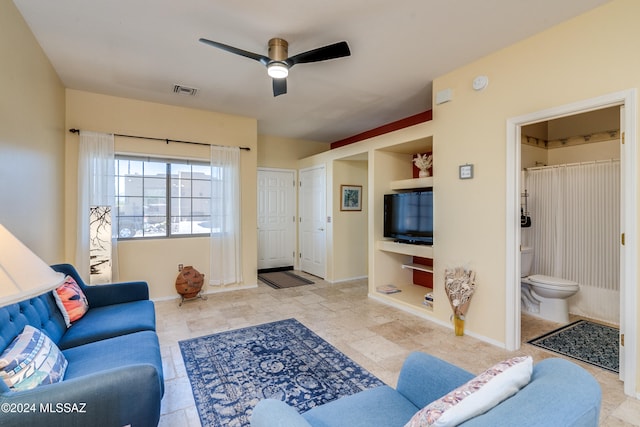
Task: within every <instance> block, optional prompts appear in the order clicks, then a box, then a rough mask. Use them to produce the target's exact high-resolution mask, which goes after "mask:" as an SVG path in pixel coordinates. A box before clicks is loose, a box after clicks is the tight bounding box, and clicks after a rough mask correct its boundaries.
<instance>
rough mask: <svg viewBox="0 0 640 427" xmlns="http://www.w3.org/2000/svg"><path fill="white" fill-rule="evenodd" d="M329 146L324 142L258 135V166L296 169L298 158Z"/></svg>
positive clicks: (319, 151) (324, 149)
mask: <svg viewBox="0 0 640 427" xmlns="http://www.w3.org/2000/svg"><path fill="white" fill-rule="evenodd" d="M329 148H330V144H328V143H326V142H315V141H307V140H302V139H292V138H281V137H277V136H270V135H258V167H261V168H276V169H297V165H298V160H300V159H303V158H305V157H309V156H312V155H314V154H317V153H321V152H323V151H327V150H329Z"/></svg>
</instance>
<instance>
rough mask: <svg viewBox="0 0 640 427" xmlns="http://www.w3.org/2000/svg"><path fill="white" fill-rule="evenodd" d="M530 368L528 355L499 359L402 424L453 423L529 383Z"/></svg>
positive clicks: (408, 426)
mask: <svg viewBox="0 0 640 427" xmlns="http://www.w3.org/2000/svg"><path fill="white" fill-rule="evenodd" d="M532 371H533V360H532V359H531V356H519V357H514V358H511V359H508V360H505V361H503V362H500V363H498V364H496V365H494V366H492V367H491V368H489V369H487V370H486V371H484V372H483V373H481V374H480V375H478V376H477V377H475V378H474V379H472V380H470V381H469V382H467V383H465V384H463V385H461V386H460V387H458V388H456V389H455V390H453V391H451V392H449V393H448V394H446V395H444V396H442V397H441V398H440V399H438V400H435V401H433V402H431V403H430V404H428V405H427V406H425V407H424V408H422V409H421V410H420V411H418V412H417V413H416V414H415V415H414V416H413V418H411V420H409V422H408V423H407V424H406V425H405V427H427V426H440V427H442V426H457V425H458V424H460V423H462V422H464V421H466V420H468V419H470V418H473V417H475V416H477V415H480V414H483V413H485V412H487V411H488V410H489V409H491V408H493V407H494V406H496V405H497V404H498V403H500V402H502V401H503V400H505V399H507V398H508V397H511V396H512V395H514V394H516V393H517V392H518V390H520V389H521V388H522V387H524V386H525V385H527V384H528V383H529V381H530V380H531V373H532Z"/></svg>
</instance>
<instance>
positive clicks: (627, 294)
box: [505, 89, 638, 397]
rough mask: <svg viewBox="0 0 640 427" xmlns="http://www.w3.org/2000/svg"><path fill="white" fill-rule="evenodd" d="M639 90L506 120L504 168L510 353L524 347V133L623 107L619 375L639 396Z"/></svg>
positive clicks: (628, 391)
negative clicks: (622, 343) (572, 117)
mask: <svg viewBox="0 0 640 427" xmlns="http://www.w3.org/2000/svg"><path fill="white" fill-rule="evenodd" d="M636 99H637V90H636V89H628V90H624V91H620V92H615V93H611V94H607V95H604V96H600V97H597V98H592V99H588V100H584V101H580V102H576V103H572V104H568V105H563V106H560V107H554V108H550V109H548V110H543V111H538V112H534V113H530V114H525V115H522V116H518V117H513V118H510V119H508V120H507V147H506V148H507V167H506V172H507V176H506V179H507V181H506V191H507V194H506V196H507V204H506V210H507V212H506V225H507V230H506V277H505V279H506V289H505V292H506V310H505V313H506V319H505V321H506V325H505V327H506V336H505V343H506V348H507V350H517V349H519V348H520V286H516V284H517V283H518V282H519V281H520V167H521V160H520V142H521V141H520V131H521V127H522V126H524V125H527V124H531V123H537V122H541V121H547V120H551V119H555V118H558V117H563V116H570V115H574V114H578V113H583V112H587V111H592V110H599V109H602V108H605V107H611V106H615V105H621V106H622V105H623V106H624V114H625V116H624V124H623V126H624V129H620V131H621V134H622V132H624V138H625V140H624V142H625V143H624V144H623V145H622V146H621V149H620V150H621V152H620V165H621V168H622V181H621V184H622V187H621V188H622V194H621V197H622V206H623V207H624V212H623V214H622V216H623V220H622V222H621V228H622V230H624V233H625V245H624V250H622V252H621V259H620V261H621V265H622V270H621V275H620V278H621V283H620V293H621V295H622V296H623V297H622V298H621V304H620V332H621V333H623V334H625V346H624V354H621V357H620V360H621V363H623V364H624V365H623V366H621V369H620V371H621V374H622V375H623V376H624V378H623V381H624V392H625V394H627V395H629V396H634V397H635V396H636V362H637V354H638V353H637V342H636V336H637V332H636V329H637V324H638V317H637V313H636V310H637V300H638V299H637V298H638V296H637V295H638V293H637V290H636V285H637V283H638V269H637V267H636V261H637V259H638V258H637V256H638V240H637V237H638V234H637V227H636V223H637V221H638V204H637V196H636V183H637V182H638V175H637V173H638V172H637V165H636V162H635V161H636V158H637V157H636V156H637V141H636V135H637V115H636V114H637V113H636V111H637V106H636V102H637V101H636Z"/></svg>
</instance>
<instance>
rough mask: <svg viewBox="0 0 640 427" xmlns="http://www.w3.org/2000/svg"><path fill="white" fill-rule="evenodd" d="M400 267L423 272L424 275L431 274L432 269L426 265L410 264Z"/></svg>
mask: <svg viewBox="0 0 640 427" xmlns="http://www.w3.org/2000/svg"><path fill="white" fill-rule="evenodd" d="M401 267H402V268H409V269H411V270H418V271H424V272H425V273H431V274H433V267H430V266H428V265H422V264H415V263H411V264H402V266H401Z"/></svg>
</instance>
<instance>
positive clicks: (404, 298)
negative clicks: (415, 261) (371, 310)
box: [372, 285, 433, 312]
mask: <svg viewBox="0 0 640 427" xmlns="http://www.w3.org/2000/svg"><path fill="white" fill-rule="evenodd" d="M398 288H399V289H400V290H401V292H397V293H395V294H383V293H381V292H377V291H375V290H374V291H373V293H372V296H373V295H375V297H376V298H378V299H382V300H387V301H393V302H397V303H401V304H402V305H405V306H410V307H412V308H414V309H415V308H417V309H420V310H425V311H427V312H433V307H429V306H427V305H425V304H423V301H424V296H425V294H426V293H427V292H433V289H431V288H425V287H424V286H418V285H400V286H398Z"/></svg>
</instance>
